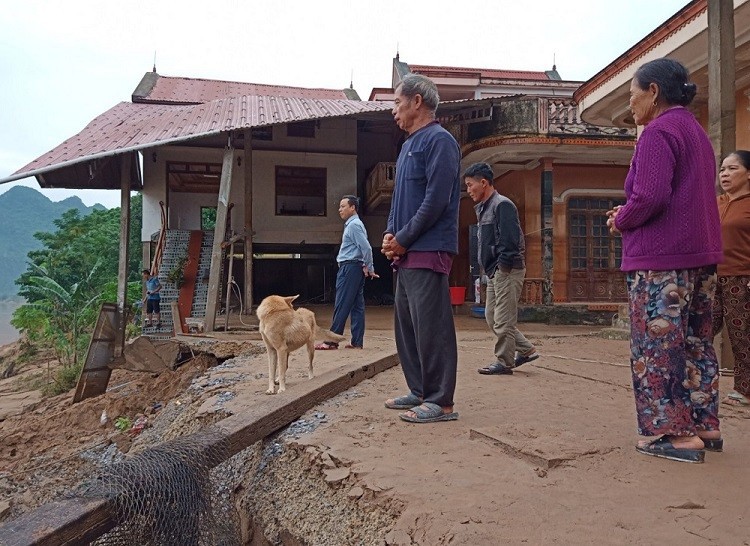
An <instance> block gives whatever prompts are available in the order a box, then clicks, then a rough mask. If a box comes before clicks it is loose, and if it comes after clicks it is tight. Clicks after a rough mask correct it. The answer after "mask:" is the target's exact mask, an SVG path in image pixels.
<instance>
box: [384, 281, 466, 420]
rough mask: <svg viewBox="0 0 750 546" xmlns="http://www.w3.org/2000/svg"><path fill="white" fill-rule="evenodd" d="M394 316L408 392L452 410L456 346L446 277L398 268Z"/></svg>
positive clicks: (399, 352)
mask: <svg viewBox="0 0 750 546" xmlns="http://www.w3.org/2000/svg"><path fill="white" fill-rule="evenodd" d="M395 315H396V316H395V325H394V329H395V334H396V349H397V350H398V356H399V359H400V360H401V369H402V370H403V372H404V377H405V378H406V384H407V385H408V387H409V390H410V391H411V392H412V393H413V394H414V395H416V396H418V397H420V398H423V399H424V401H425V402H432V403H434V404H438V405H439V406H443V407H445V406H453V394H454V392H455V390H456V371H457V365H458V347H457V344H456V327H455V325H454V323H453V312H452V309H451V300H450V292H449V290H448V275H443V274H441V273H436V272H434V271H432V270H430V269H399V270H398V273H397V274H396V296H395Z"/></svg>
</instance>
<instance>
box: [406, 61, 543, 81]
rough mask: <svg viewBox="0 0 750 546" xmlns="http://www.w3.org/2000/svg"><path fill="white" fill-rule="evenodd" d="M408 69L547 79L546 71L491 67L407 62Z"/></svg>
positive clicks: (434, 74)
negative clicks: (463, 66)
mask: <svg viewBox="0 0 750 546" xmlns="http://www.w3.org/2000/svg"><path fill="white" fill-rule="evenodd" d="M409 69H410V70H411V71H412V72H414V73H418V74H423V75H425V76H430V77H439V76H443V77H474V78H486V79H493V80H549V79H550V78H549V76H548V75H547V73H546V72H533V71H529V70H497V69H493V68H462V67H458V66H429V65H420V64H411V63H410V64H409Z"/></svg>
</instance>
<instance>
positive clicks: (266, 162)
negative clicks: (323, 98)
mask: <svg viewBox="0 0 750 546" xmlns="http://www.w3.org/2000/svg"><path fill="white" fill-rule="evenodd" d="M272 130H273V138H272V140H270V141H265V140H253V141H252V146H253V162H254V165H253V180H254V199H255V201H254V205H253V219H254V222H255V229H256V231H257V232H259V230H261V229H262V230H263V232H262V233H260V232H259V233H258V234H257V236H256V239H255V240H256V242H299V241H300V240H302V239H304V237H302V238H300V237H297V236H296V235H292V234H291V233H289V228H290V227H291V228H292V229H296V230H299V231H308V230H309V229H310V228H311V227H312V237H311V238H309V239H307V240H308V242H313V241H314V242H337V241H331V237H330V233H329V232H331V231H333V226H336V227H338V236H339V237H340V231H341V225H340V223H341V219H340V218H339V217H338V197H339V196H340V195H344V194H346V193H355V192H356V187H357V172H356V153H357V122H356V121H355V120H350V119H334V120H321V121H320V123H319V125H318V127H317V129H316V134H315V138H305V137H289V136H287V126H286V125H278V126H274V127H273V129H272ZM324 151H325V152H327V153H321V152H324ZM154 153H155V154H156V155H155V157H156V160H155V161H154V159H153V157H154V156H153V154H154ZM234 155H235V158H234V161H235V163H234V168H233V170H232V189H231V192H230V196H229V201H230V203H234V205H235V207H234V209H233V210H232V224H231V228H232V230H234V231H238V232H239V231H241V230H242V229H243V213H242V211H244V197H245V185H244V167H241V166H238V165H237V160H238V159H239V158H242V157H243V156H244V152H243V150H241V149H238V150H236V151H235V153H234ZM223 157H224V151H223V150H222V149H220V148H208V147H206V148H199V147H189V146H164V147H160V148H156V149H155V150H149V151H146V152H145V153H144V162H143V164H144V167H143V171H144V172H143V181H144V183H143V228H142V231H141V240H142V241H148V240H149V239H150V238H151V235H152V234H153V233H155V232H158V231H159V229H160V227H161V213H160V208H159V201H163V202H164V203H165V204H166V205H167V207H168V211H169V212H168V225H169V227H170V228H171V229H189V230H193V229H200V208H201V207H202V206H216V202H217V194H216V193H177V192H171V193H169V195H168V194H167V180H166V172H167V165H166V164H167V162H169V161H187V162H205V163H221V162H222V161H223ZM276 165H291V166H298V167H325V168H327V169H328V172H327V176H328V192H327V193H328V196H327V201H328V202H329V203H328V207H327V214H326V217H324V218H311V217H293V216H280V217H277V218H275V219H269V220H268V221H266V220H265V219H264V218H265V217H266V215H267V212H268V211H274V210H275V207H274V197H273V196H274V182H275V166H276ZM332 199H333V200H335V206H333V205H332V204H331V203H330V201H331V200H332ZM338 242H340V241H338Z"/></svg>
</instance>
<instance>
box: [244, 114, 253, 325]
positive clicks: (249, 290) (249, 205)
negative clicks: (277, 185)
mask: <svg viewBox="0 0 750 546" xmlns="http://www.w3.org/2000/svg"><path fill="white" fill-rule="evenodd" d="M252 138H253V136H252V131H251V130H250V129H246V130H245V159H244V160H243V161H244V162H245V220H244V231H245V305H244V306H243V312H244V313H245V314H246V315H249V314H251V313H252V312H253V144H252Z"/></svg>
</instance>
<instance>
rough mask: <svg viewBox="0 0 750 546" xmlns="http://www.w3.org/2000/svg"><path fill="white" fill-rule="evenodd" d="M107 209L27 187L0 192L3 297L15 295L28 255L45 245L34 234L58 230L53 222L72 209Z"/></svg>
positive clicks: (0, 296) (0, 288)
mask: <svg viewBox="0 0 750 546" xmlns="http://www.w3.org/2000/svg"><path fill="white" fill-rule="evenodd" d="M104 208H105V207H103V206H102V205H98V204H97V205H94V206H93V207H87V206H86V205H84V204H83V202H82V201H81V200H80V199H79V198H78V197H68V198H67V199H64V200H63V201H57V202H55V201H51V200H50V199H49V198H47V197H46V196H45V195H43V194H42V193H40V192H38V191H36V190H35V189H32V188H27V187H25V186H15V187H13V188H11V189H9V190H8V191H7V192H5V193H3V194H2V195H0V234H2V236H0V300H5V299H10V298H12V297H14V296H15V295H16V293H17V288H18V287H17V286H16V285H15V284H14V281H15V280H16V278H18V276H19V275H20V274H21V273H23V272H24V271H26V255H27V254H28V253H29V251H30V250H36V249H38V248H40V247H41V246H42V245H41V244H40V243H39V241H37V240H36V239H35V238H34V233H36V232H38V231H55V230H56V229H57V228H56V227H55V224H54V223H53V222H54V221H55V220H56V219H57V218H59V217H60V215H62V213H63V212H65V211H67V210H69V209H77V210H78V211H79V212H80V213H81V214H82V215H86V214H89V213H91V212H92V211H93V210H98V209H104Z"/></svg>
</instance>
